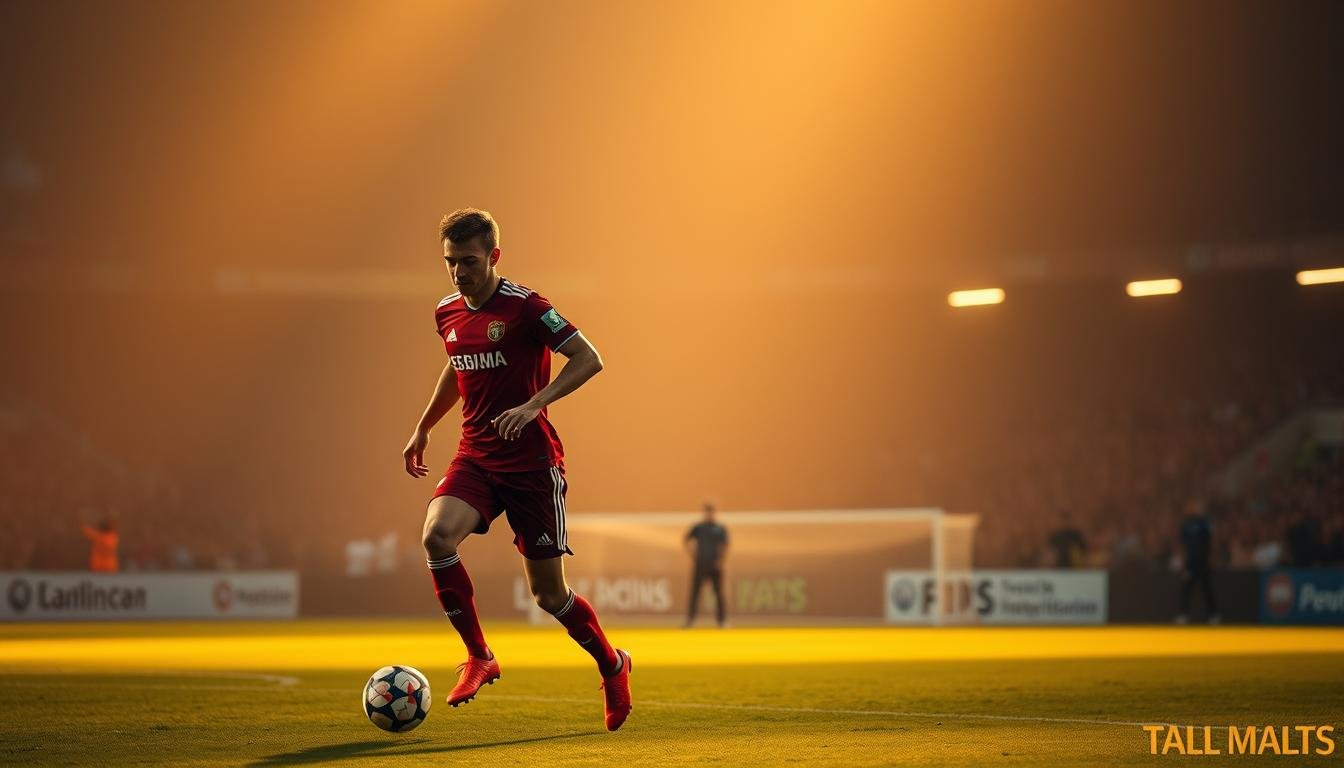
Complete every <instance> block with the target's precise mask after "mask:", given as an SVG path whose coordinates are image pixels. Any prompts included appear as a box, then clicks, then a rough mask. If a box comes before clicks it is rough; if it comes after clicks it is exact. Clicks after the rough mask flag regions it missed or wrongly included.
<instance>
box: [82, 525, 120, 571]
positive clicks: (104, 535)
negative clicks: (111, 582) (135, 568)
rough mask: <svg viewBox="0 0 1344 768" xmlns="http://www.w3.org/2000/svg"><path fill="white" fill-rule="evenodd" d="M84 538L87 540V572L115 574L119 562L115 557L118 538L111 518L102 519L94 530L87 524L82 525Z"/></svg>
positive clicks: (118, 568) (118, 567)
mask: <svg viewBox="0 0 1344 768" xmlns="http://www.w3.org/2000/svg"><path fill="white" fill-rule="evenodd" d="M82 527H83V529H84V538H86V539H88V540H89V544H90V550H89V570H91V571H95V572H98V573H116V572H117V571H118V570H120V562H119V558H118V557H117V545H118V543H119V537H118V536H117V526H116V524H115V523H113V522H112V518H110V517H104V518H103V519H102V520H100V521H99V522H98V527H97V528H94V527H93V526H91V525H89V524H88V523H85V524H83V526H82Z"/></svg>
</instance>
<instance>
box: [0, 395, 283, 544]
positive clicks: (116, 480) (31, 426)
mask: <svg viewBox="0 0 1344 768" xmlns="http://www.w3.org/2000/svg"><path fill="white" fill-rule="evenodd" d="M187 504H188V499H187V498H186V494H185V492H184V491H183V488H182V485H181V483H180V482H178V481H176V480H175V479H173V478H172V477H171V476H170V475H169V474H168V473H167V472H165V471H163V470H157V469H154V468H147V467H140V466H134V465H131V464H128V463H126V462H123V461H121V460H120V459H118V458H117V457H113V456H110V455H108V454H107V453H106V452H104V451H102V450H100V449H99V448H98V447H97V446H96V445H94V444H93V442H92V441H91V440H90V439H89V437H88V436H87V435H86V434H84V433H82V432H80V431H78V430H76V429H74V428H72V427H70V426H69V425H67V424H65V423H64V422H62V421H61V420H60V419H59V418H57V417H55V416H53V415H51V414H49V413H47V412H45V411H43V410H42V409H40V408H36V407H33V406H31V405H26V404H25V405H17V404H12V403H11V404H7V405H3V406H0V570H29V569H31V570H81V569H84V568H87V567H88V566H89V560H90V557H89V556H90V544H89V541H88V540H86V538H85V536H84V535H82V529H83V528H84V527H85V526H89V527H91V528H97V527H99V526H101V525H103V524H105V523H110V524H111V525H112V526H113V527H114V528H115V529H116V530H117V532H118V534H119V538H120V542H119V543H120V546H119V561H120V562H119V567H120V569H121V570H190V569H225V570H228V569H234V568H261V567H266V566H268V565H272V564H273V563H272V558H271V557H270V555H269V553H268V552H267V551H266V550H265V549H264V548H263V542H264V541H265V539H264V538H263V537H262V536H260V535H258V524H257V521H256V520H255V519H252V518H249V517H248V516H245V515H238V514H231V513H226V511H225V510H221V509H211V508H210V507H211V504H212V502H211V500H210V499H209V498H192V499H191V500H190V508H191V511H192V514H191V515H186V514H183V510H185V509H186V508H187Z"/></svg>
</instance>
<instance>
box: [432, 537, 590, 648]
mask: <svg viewBox="0 0 1344 768" xmlns="http://www.w3.org/2000/svg"><path fill="white" fill-rule="evenodd" d="M429 574H430V575H431V576H433V577H434V594H435V595H437V596H438V598H439V605H441V606H443V612H444V614H445V615H446V616H447V617H448V620H449V621H451V622H452V623H453V628H454V629H456V630H457V634H459V635H461V636H462V642H463V643H465V644H466V646H467V653H469V654H471V655H472V656H474V657H476V658H478V659H488V658H490V649H489V648H488V647H486V645H485V635H484V633H482V632H481V621H480V619H478V618H477V617H476V600H475V598H474V595H475V594H476V592H475V590H473V589H472V587H471V577H470V576H468V575H467V569H466V568H464V567H463V566H462V562H461V559H460V558H459V557H458V556H457V555H452V556H450V557H445V558H441V559H439V560H430V561H429ZM599 631H600V630H599Z"/></svg>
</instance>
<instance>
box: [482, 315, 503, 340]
mask: <svg viewBox="0 0 1344 768" xmlns="http://www.w3.org/2000/svg"><path fill="white" fill-rule="evenodd" d="M485 335H486V336H488V337H489V338H490V340H491V341H499V340H500V339H502V338H504V321H503V320H496V321H494V322H492V323H490V325H489V327H487V328H486V329H485Z"/></svg>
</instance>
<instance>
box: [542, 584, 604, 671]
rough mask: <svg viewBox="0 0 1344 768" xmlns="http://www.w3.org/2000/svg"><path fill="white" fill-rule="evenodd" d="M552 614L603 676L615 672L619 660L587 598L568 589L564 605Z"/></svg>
mask: <svg viewBox="0 0 1344 768" xmlns="http://www.w3.org/2000/svg"><path fill="white" fill-rule="evenodd" d="M554 615H555V618H556V620H557V621H559V622H560V623H561V624H563V625H564V626H565V629H566V630H568V631H569V636H570V637H572V638H574V642H576V643H578V644H579V647H580V648H582V649H583V650H585V651H587V652H588V654H589V655H590V656H592V657H593V660H594V661H596V662H597V669H598V671H599V672H601V673H602V676H603V677H610V676H611V675H613V674H615V673H616V671H617V669H618V668H619V666H620V663H621V660H620V658H619V657H617V656H616V651H615V649H613V648H612V647H611V643H609V642H607V636H606V635H605V634H603V633H602V627H601V625H599V624H598V623H597V613H596V612H594V611H593V606H591V605H589V604H588V601H587V600H584V599H583V598H582V597H579V596H578V595H577V594H575V593H574V592H573V591H570V593H569V600H568V601H566V602H565V607H564V608H561V609H560V610H558V611H556V612H555V614H554Z"/></svg>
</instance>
